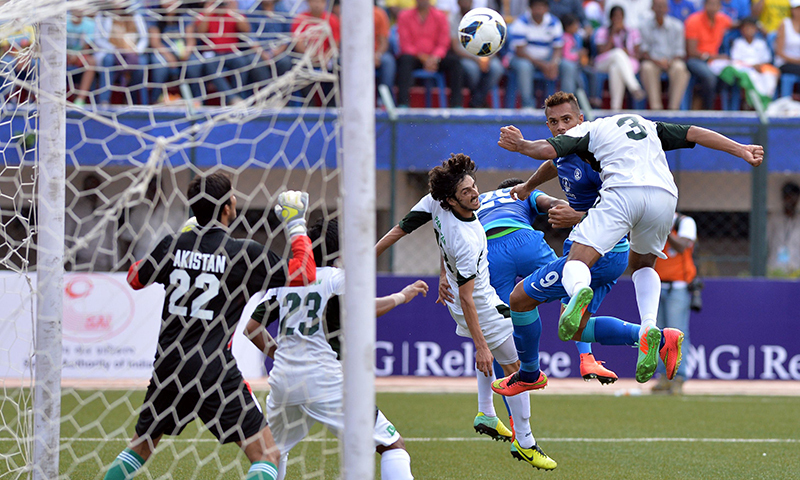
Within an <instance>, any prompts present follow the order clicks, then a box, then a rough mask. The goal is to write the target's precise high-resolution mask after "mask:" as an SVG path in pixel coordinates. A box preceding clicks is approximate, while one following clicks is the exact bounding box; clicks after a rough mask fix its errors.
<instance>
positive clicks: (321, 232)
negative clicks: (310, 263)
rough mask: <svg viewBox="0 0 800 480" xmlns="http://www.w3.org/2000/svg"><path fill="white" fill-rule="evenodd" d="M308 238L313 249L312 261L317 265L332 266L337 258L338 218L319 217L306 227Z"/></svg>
mask: <svg viewBox="0 0 800 480" xmlns="http://www.w3.org/2000/svg"><path fill="white" fill-rule="evenodd" d="M308 238H310V239H311V244H312V246H313V249H314V263H316V264H317V266H318V267H330V266H333V262H335V261H336V259H337V258H339V220H337V219H335V218H324V217H323V218H320V219H319V220H317V221H316V222H314V224H313V225H311V228H309V229H308ZM321 238H322V239H323V240H320V239H321Z"/></svg>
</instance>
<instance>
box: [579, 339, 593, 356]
mask: <svg viewBox="0 0 800 480" xmlns="http://www.w3.org/2000/svg"><path fill="white" fill-rule="evenodd" d="M581 339H583V337H581ZM575 346H576V347H578V353H579V354H581V355H583V354H584V353H592V344H591V343H587V342H575Z"/></svg>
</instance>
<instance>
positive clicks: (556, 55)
mask: <svg viewBox="0 0 800 480" xmlns="http://www.w3.org/2000/svg"><path fill="white" fill-rule="evenodd" d="M549 9H550V7H549V6H548V3H547V0H530V2H529V10H528V11H527V12H526V13H525V15H522V16H520V17H519V18H517V19H516V20H514V22H513V23H512V24H511V25H510V26H509V28H508V33H509V37H510V38H509V41H510V46H511V48H512V49H513V51H514V56H513V57H512V58H511V68H512V69H513V70H514V72H515V73H516V75H517V86H518V88H519V92H520V96H521V97H522V106H523V107H528V108H530V107H534V106H535V105H534V98H533V92H534V91H533V78H534V72H535V71H536V70H538V71H540V72H541V73H542V75H544V77H545V78H546V79H548V80H556V79H558V77H559V69H560V68H561V53H562V50H563V48H564V38H563V36H564V30H563V28H562V27H561V21H560V20H559V19H558V18H556V17H555V15H552V14H551V13H550V12H549ZM565 73H566V74H567V75H571V74H573V75H577V71H572V70H570V69H569V68H567V70H566V71H565ZM561 81H562V83H567V84H569V85H576V84H577V80H576V79H569V78H568V79H567V80H566V81H565V80H564V78H563V77H562V79H561Z"/></svg>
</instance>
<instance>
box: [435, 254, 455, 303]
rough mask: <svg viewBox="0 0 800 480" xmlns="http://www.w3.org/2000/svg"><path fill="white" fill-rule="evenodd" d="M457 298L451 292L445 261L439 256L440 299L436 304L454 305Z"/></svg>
mask: <svg viewBox="0 0 800 480" xmlns="http://www.w3.org/2000/svg"><path fill="white" fill-rule="evenodd" d="M455 298H456V297H455V296H453V293H452V292H451V291H450V282H448V281H447V272H446V271H445V269H444V259H443V258H442V257H441V255H440V256H439V298H437V299H436V303H441V304H442V305H445V303H453V301H454V300H455Z"/></svg>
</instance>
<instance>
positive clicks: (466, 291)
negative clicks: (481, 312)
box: [458, 279, 494, 377]
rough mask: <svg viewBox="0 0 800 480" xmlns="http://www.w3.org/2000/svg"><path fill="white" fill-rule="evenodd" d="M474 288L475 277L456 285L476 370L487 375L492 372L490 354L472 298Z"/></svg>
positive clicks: (492, 358) (491, 357)
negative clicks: (471, 343) (473, 353)
mask: <svg viewBox="0 0 800 480" xmlns="http://www.w3.org/2000/svg"><path fill="white" fill-rule="evenodd" d="M474 289H475V279H472V280H470V281H468V282H467V283H465V284H464V285H461V286H460V287H458V296H459V297H460V298H461V310H462V311H463V312H464V320H465V321H466V323H467V329H468V330H469V334H470V336H471V337H472V341H473V342H474V343H475V365H476V367H477V369H478V370H480V371H481V372H483V374H484V375H486V376H487V377H488V376H490V375H491V374H492V361H493V360H494V357H493V356H492V352H491V350H489V345H488V344H487V343H486V338H484V336H483V331H481V325H480V322H479V320H478V309H477V308H475V300H474V299H473V298H472V292H473V291H474Z"/></svg>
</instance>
